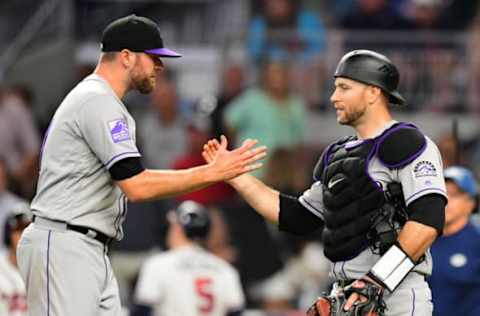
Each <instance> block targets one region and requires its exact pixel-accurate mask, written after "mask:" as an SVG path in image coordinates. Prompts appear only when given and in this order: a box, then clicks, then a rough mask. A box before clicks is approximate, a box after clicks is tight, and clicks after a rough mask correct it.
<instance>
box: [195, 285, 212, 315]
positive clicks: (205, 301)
mask: <svg viewBox="0 0 480 316" xmlns="http://www.w3.org/2000/svg"><path fill="white" fill-rule="evenodd" d="M212 283H213V280H212V279H211V278H196V279H195V292H196V293H197V295H198V296H199V297H200V304H199V305H198V310H199V311H200V313H201V314H209V313H211V312H212V310H213V306H214V303H215V302H214V298H215V297H214V296H213V293H212Z"/></svg>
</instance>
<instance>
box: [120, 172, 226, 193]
mask: <svg viewBox="0 0 480 316" xmlns="http://www.w3.org/2000/svg"><path fill="white" fill-rule="evenodd" d="M216 181H217V180H215V177H214V176H213V175H212V173H211V168H209V165H204V166H200V167H195V168H190V169H184V170H151V169H147V170H144V171H143V172H141V173H139V174H138V175H136V176H134V177H132V178H129V179H127V180H126V181H119V185H120V187H121V188H122V190H123V191H124V192H125V193H126V194H127V196H128V198H129V200H131V201H132V202H139V201H147V200H154V199H161V198H168V197H172V196H176V195H181V194H184V193H188V192H191V191H195V190H199V189H202V188H204V187H206V186H208V185H211V184H212V183H214V182H216Z"/></svg>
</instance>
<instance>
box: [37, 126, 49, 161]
mask: <svg viewBox="0 0 480 316" xmlns="http://www.w3.org/2000/svg"><path fill="white" fill-rule="evenodd" d="M51 127H52V123H51V122H50V125H48V128H47V131H46V132H45V135H44V136H43V140H42V146H41V147H40V158H39V160H38V161H39V167H42V157H43V150H44V149H45V143H46V142H47V137H48V134H49V133H50V128H51Z"/></svg>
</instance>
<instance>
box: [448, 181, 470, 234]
mask: <svg viewBox="0 0 480 316" xmlns="http://www.w3.org/2000/svg"><path fill="white" fill-rule="evenodd" d="M445 184H446V187H447V196H448V204H447V206H446V207H445V227H444V229H443V234H444V235H445V236H449V235H452V234H455V233H456V232H458V231H460V230H461V229H462V228H463V227H465V225H467V223H468V220H469V218H470V214H471V213H472V211H473V208H474V206H475V201H474V200H473V199H472V198H471V197H470V196H469V195H468V194H467V193H465V192H463V191H462V190H460V188H459V187H458V186H457V185H456V184H455V182H452V181H449V180H447V181H446V183H445Z"/></svg>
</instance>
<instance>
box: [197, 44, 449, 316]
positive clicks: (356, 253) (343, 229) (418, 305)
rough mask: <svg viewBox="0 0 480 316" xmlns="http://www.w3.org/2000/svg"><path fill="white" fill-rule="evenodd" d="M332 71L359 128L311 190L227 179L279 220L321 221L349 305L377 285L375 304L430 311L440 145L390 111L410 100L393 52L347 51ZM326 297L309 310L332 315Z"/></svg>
mask: <svg viewBox="0 0 480 316" xmlns="http://www.w3.org/2000/svg"><path fill="white" fill-rule="evenodd" d="M334 77H335V91H334V92H333V94H332V96H331V101H332V103H333V105H334V107H335V110H336V114H337V121H338V123H340V124H342V125H348V126H351V127H353V128H354V130H355V135H354V136H351V137H347V138H343V139H340V140H338V141H336V142H335V143H333V144H331V145H330V146H328V147H327V148H326V150H325V151H324V153H323V154H322V156H321V157H320V159H319V161H318V163H317V166H316V167H315V170H314V180H315V181H314V183H313V184H312V186H311V187H310V188H309V189H308V190H306V191H305V192H304V193H303V194H302V195H301V196H300V197H292V196H288V195H285V194H283V193H280V192H278V191H276V190H274V189H272V188H270V187H268V186H266V185H265V184H263V183H262V182H260V181H259V180H257V179H256V178H254V177H253V176H251V175H242V176H239V177H237V178H234V179H232V180H229V181H228V182H229V183H230V184H232V185H233V186H234V188H235V189H236V190H237V191H238V192H240V194H241V195H242V196H243V198H245V200H246V201H248V202H249V203H250V205H251V206H252V207H253V208H255V209H256V210H257V211H258V212H259V213H260V214H261V215H263V216H264V217H266V218H267V219H269V220H271V221H272V222H274V223H277V224H278V226H279V229H280V230H284V231H288V232H292V233H296V234H306V233H309V232H312V231H314V230H317V229H320V228H322V229H323V231H322V242H323V244H324V249H325V255H326V257H327V258H328V259H329V260H330V261H331V263H332V264H331V274H332V276H333V277H334V278H335V280H336V281H337V282H336V283H335V284H334V286H333V290H332V293H331V295H330V296H328V297H330V298H331V297H332V296H333V297H335V295H337V298H340V295H343V299H344V304H343V305H341V308H342V309H343V310H347V311H350V310H352V309H355V308H357V306H360V305H361V303H363V302H364V301H365V300H366V297H365V296H364V295H362V293H365V292H362V290H363V289H365V288H367V287H368V286H373V287H374V288H376V289H378V293H380V294H381V296H382V297H381V300H382V302H381V303H383V304H382V306H379V309H378V311H377V314H380V315H388V316H400V315H402V316H403V315H405V316H407V315H409V316H410V315H417V316H420V315H421V316H425V315H431V314H432V308H433V307H432V302H431V292H430V289H429V287H428V284H427V282H426V281H425V278H426V276H428V275H429V274H430V273H431V270H432V259H431V256H430V253H429V247H430V245H431V244H432V243H433V241H434V240H435V238H436V237H437V236H438V235H439V234H441V231H442V227H443V220H444V212H445V204H446V201H447V200H446V194H445V192H446V191H445V183H444V179H443V173H442V170H443V167H442V160H441V157H440V154H439V151H438V149H437V147H436V146H435V144H434V143H433V142H432V141H431V140H430V139H429V138H428V137H426V136H424V135H423V134H422V133H421V132H420V131H419V130H418V128H417V127H416V126H414V125H413V124H410V123H403V122H397V121H395V120H393V118H392V116H391V114H390V109H389V107H390V106H391V104H396V105H400V106H403V105H405V104H406V101H405V99H404V98H403V97H402V96H401V95H400V93H399V92H398V91H397V86H398V82H399V73H398V70H397V68H396V67H395V65H394V64H393V63H392V62H391V61H390V60H389V59H388V58H387V57H385V56H383V55H381V54H379V53H376V52H373V51H368V50H355V51H352V52H349V53H347V54H346V55H345V56H344V57H343V58H342V59H341V60H340V62H339V64H338V66H337V68H336V71H335V75H334ZM219 148H220V144H219V143H218V141H216V140H211V141H209V143H208V144H207V145H206V146H205V147H204V153H203V155H204V158H205V159H206V160H207V161H213V159H215V157H216V155H218V151H217V150H218V149H219ZM337 301H338V300H337ZM323 302H325V300H324V298H320V299H319V301H317V302H316V303H315V304H314V305H313V306H314V308H313V309H311V310H309V315H321V316H323V315H329V312H328V311H327V310H328V309H323V310H321V309H319V308H317V303H322V304H323ZM329 302H332V301H329ZM324 311H327V312H326V313H325V312H324ZM355 315H357V314H355ZM358 315H367V312H365V313H359V314H358ZM368 315H373V314H368Z"/></svg>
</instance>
